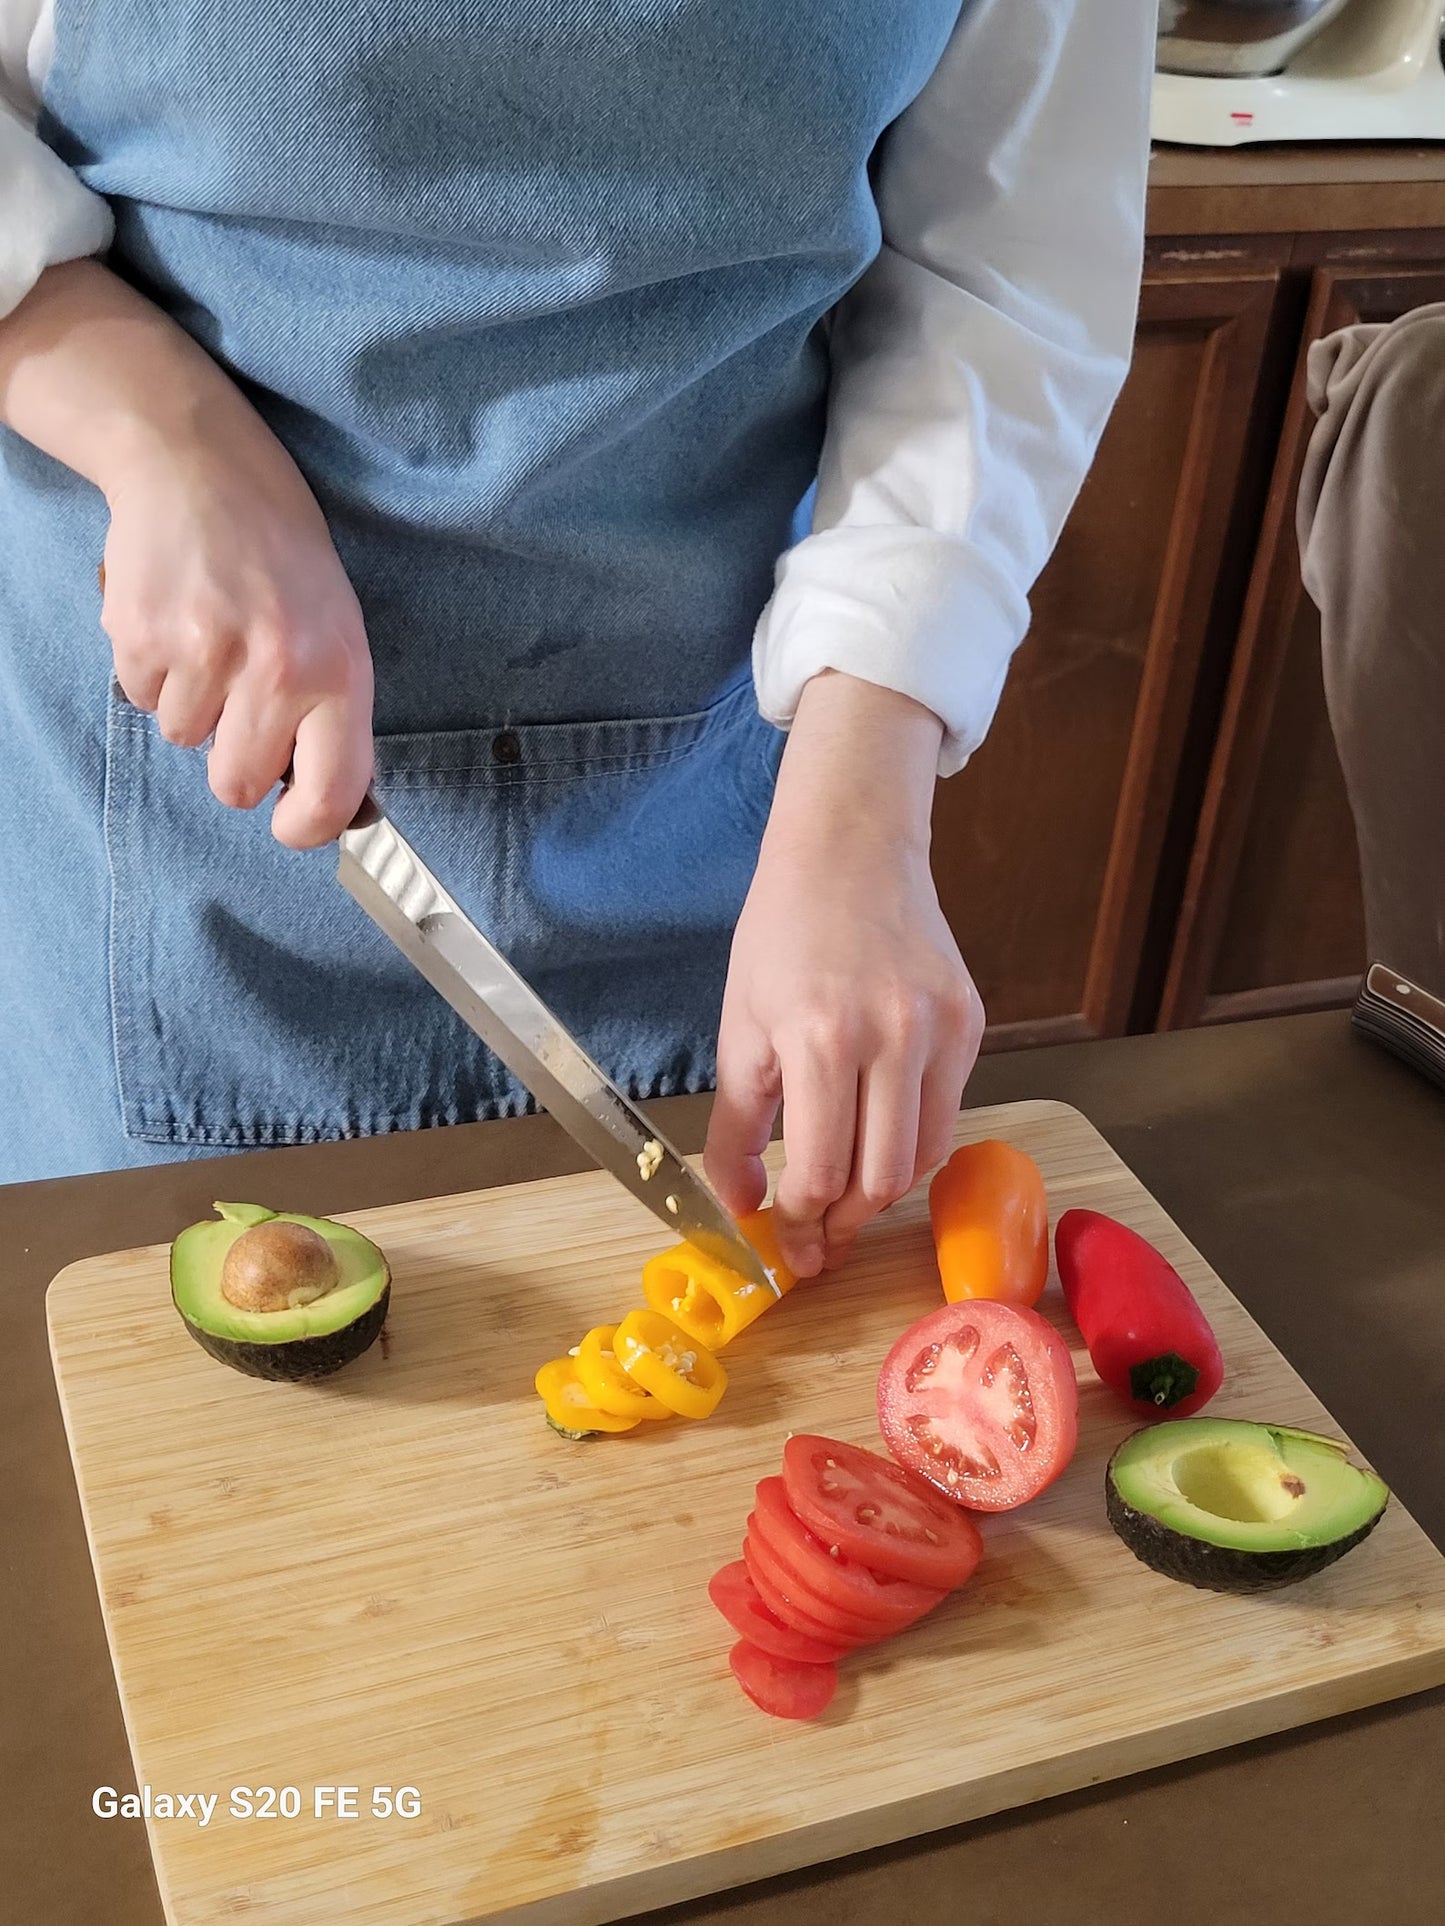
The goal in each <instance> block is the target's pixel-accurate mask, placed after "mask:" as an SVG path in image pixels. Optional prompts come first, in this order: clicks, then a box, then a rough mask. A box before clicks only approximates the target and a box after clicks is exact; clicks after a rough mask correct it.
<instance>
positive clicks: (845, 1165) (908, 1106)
mask: <svg viewBox="0 0 1445 1926" xmlns="http://www.w3.org/2000/svg"><path fill="white" fill-rule="evenodd" d="M940 736H941V724H940V723H939V722H938V720H937V718H936V717H934V716H933V715H932V714H931V713H930V712H929V711H927V710H925V709H923V708H922V707H921V706H920V705H919V704H917V703H914V702H911V701H909V700H908V699H907V698H906V697H902V696H897V695H894V694H892V693H891V692H889V691H886V690H881V689H876V688H873V687H872V686H871V685H869V684H867V683H863V682H859V681H856V680H855V679H854V678H852V677H849V676H843V675H835V674H832V673H829V674H827V675H824V676H820V677H817V678H815V679H814V680H813V681H811V682H810V683H809V684H808V685H807V687H806V688H805V690H804V692H803V699H802V702H801V704H800V706H799V710H798V715H797V718H796V720H795V722H794V725H793V731H792V735H791V737H790V740H789V743H788V747H787V750H786V752H785V754H784V758H783V767H782V771H781V774H780V777H779V782H778V792H777V795H776V797H775V799H774V804H773V810H772V814H771V817H770V819H769V823H768V829H767V834H766V836H765V837H764V840H763V847H762V851H761V854H760V856H759V859H758V867H757V871H756V874H755V875H754V878H753V883H752V887H751V889H750V890H749V892H748V898H747V902H746V904H745V905H744V908H743V912H742V916H741V917H740V919H739V921H738V927H737V933H736V935H735V937H734V940H733V948H732V960H731V964H730V967H729V972H728V983H727V991H726V995H725V997H724V1001H723V1013H722V1025H721V1030H720V1033H719V1038H718V1087H717V1098H716V1100H715V1102H714V1105H713V1112H712V1121H711V1126H710V1129H709V1132H708V1141H707V1151H706V1157H705V1163H706V1168H707V1172H708V1175H709V1177H710V1178H711V1180H712V1182H713V1184H714V1186H715V1187H716V1189H717V1191H718V1193H719V1195H720V1197H721V1198H722V1201H723V1202H724V1203H725V1204H726V1205H727V1206H728V1208H729V1209H731V1210H733V1211H734V1212H736V1213H742V1212H744V1211H748V1210H752V1209H755V1208H756V1207H757V1205H758V1204H759V1203H761V1201H762V1198H763V1195H764V1192H765V1190H766V1177H765V1174H764V1171H763V1166H762V1161H761V1153H762V1151H763V1149H764V1147H765V1145H766V1144H767V1142H768V1139H769V1137H770V1135H771V1132H772V1127H773V1123H774V1120H775V1119H776V1116H777V1111H778V1104H779V1100H780V1099H781V1100H782V1103H783V1145H784V1153H785V1156H786V1166H785V1168H784V1171H783V1174H782V1176H781V1177H780V1178H779V1180H778V1186H777V1192H776V1195H775V1198H774V1207H773V1221H774V1224H775V1226H776V1229H777V1233H778V1240H779V1245H780V1248H781V1250H782V1254H783V1257H784V1259H785V1261H786V1262H787V1263H788V1265H789V1266H790V1268H791V1269H793V1270H794V1271H795V1272H796V1273H797V1274H798V1275H799V1276H800V1277H811V1276H814V1275H815V1274H816V1273H817V1272H818V1271H819V1270H820V1269H821V1268H822V1267H823V1266H824V1265H832V1264H836V1263H838V1262H841V1261H842V1259H843V1258H844V1257H845V1256H846V1255H847V1252H848V1250H849V1248H850V1246H851V1244H852V1242H853V1239H854V1237H855V1236H856V1235H857V1232H858V1230H859V1229H860V1227H861V1226H862V1225H863V1224H865V1223H867V1222H868V1220H869V1219H870V1218H871V1217H874V1216H876V1214H877V1213H878V1212H879V1211H881V1210H882V1209H884V1208H885V1206H887V1205H888V1204H891V1203H893V1202H894V1201H895V1200H896V1199H897V1198H899V1197H901V1196H903V1195H904V1194H905V1192H907V1191H909V1190H911V1189H912V1187H913V1185H914V1184H915V1183H916V1182H917V1181H918V1179H919V1178H920V1177H921V1176H922V1175H923V1174H924V1173H925V1172H926V1171H927V1170H929V1169H930V1168H932V1166H933V1165H935V1164H937V1163H940V1162H941V1161H942V1160H943V1158H944V1157H945V1156H946V1155H947V1154H948V1151H949V1148H950V1145H951V1142H952V1131H953V1124H954V1120H955V1118H956V1116H957V1114H958V1108H959V1099H960V1097H961V1095H962V1092H963V1086H964V1084H965V1082H966V1081H967V1078H968V1074H969V1071H970V1070H971V1069H972V1067H973V1063H974V1059H975V1057H976V1056H977V1054H978V1046H979V1040H980V1037H981V1035H982V1032H983V1009H982V1005H981V1003H980V1001H979V997H978V993H977V991H976V990H975V988H974V986H973V982H972V979H971V978H970V977H969V974H968V971H967V969H966V968H965V967H964V963H963V959H962V957H961V956H960V955H959V952H958V946H957V944H956V943H955V942H954V940H953V936H952V933H951V931H950V930H949V927H948V924H947V922H946V921H945V920H944V916H943V912H942V911H941V910H940V908H939V906H938V896H937V892H936V891H935V889H934V886H933V879H932V876H931V874H930V872H929V866H928V819H929V807H930V803H931V799H932V793H933V780H934V772H935V769H936V767H937V757H938V746H939V741H940Z"/></svg>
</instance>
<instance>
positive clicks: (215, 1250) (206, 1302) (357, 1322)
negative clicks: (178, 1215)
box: [171, 1204, 391, 1381]
mask: <svg viewBox="0 0 1445 1926" xmlns="http://www.w3.org/2000/svg"><path fill="white" fill-rule="evenodd" d="M216 1208H217V1210H218V1211H220V1212H221V1213H222V1215H221V1216H220V1217H219V1218H214V1219H208V1220H207V1221H206V1222H205V1223H202V1224H192V1225H191V1226H190V1228H189V1229H188V1230H184V1231H182V1232H181V1234H180V1236H179V1237H178V1238H177V1239H176V1241H175V1243H174V1244H173V1245H172V1246H171V1295H172V1297H173V1298H174V1299H175V1305H176V1309H177V1310H178V1311H179V1312H180V1314H181V1316H182V1317H183V1318H184V1319H185V1322H186V1326H187V1328H188V1329H189V1331H190V1333H191V1335H192V1337H194V1338H195V1339H196V1341H197V1342H198V1343H199V1344H200V1345H201V1346H202V1348H203V1349H204V1350H206V1351H208V1352H209V1353H210V1355H211V1356H212V1357H214V1358H218V1359H219V1360H220V1361H221V1362H222V1363H223V1364H230V1365H233V1366H234V1367H235V1368H236V1369H237V1370H240V1371H245V1372H247V1373H248V1374H249V1375H250V1376H252V1377H264V1378H272V1379H287V1380H293V1381H294V1380H297V1379H304V1378H317V1377H325V1376H328V1375H329V1374H330V1373H331V1372H332V1371H336V1370H339V1369H340V1368H341V1366H342V1365H343V1364H349V1363H350V1362H351V1360H352V1359H353V1358H356V1357H359V1356H360V1355H361V1353H362V1352H363V1351H365V1350H366V1349H367V1348H368V1347H369V1346H370V1345H371V1344H372V1343H373V1342H374V1341H375V1339H376V1337H377V1335H378V1334H379V1332H380V1330H381V1327H382V1325H383V1323H384V1322H385V1320H386V1309H387V1304H388V1302H389V1301H390V1295H391V1291H390V1285H391V1276H390V1272H389V1271H388V1268H387V1263H386V1259H385V1257H384V1256H383V1255H382V1253H381V1252H380V1250H378V1248H377V1247H376V1245H375V1244H373V1243H371V1242H370V1241H369V1240H368V1239H367V1238H365V1237H363V1236H362V1235H361V1233H360V1232H359V1231H354V1230H352V1229H351V1228H350V1227H349V1226H348V1225H345V1224H337V1223H333V1222H332V1220H331V1219H330V1218H327V1217H306V1216H302V1215H300V1214H299V1213H295V1212H291V1211H268V1210H265V1209H264V1208H263V1207H262V1206H260V1205H259V1204H218V1205H217V1206H216ZM273 1218H279V1219H280V1220H281V1221H282V1222H284V1223H290V1224H302V1225H304V1226H305V1227H306V1228H307V1229H308V1230H312V1231H315V1232H316V1233H317V1235H318V1236H320V1237H324V1238H325V1239H326V1241H327V1243H328V1244H329V1245H330V1246H331V1249H332V1252H333V1253H334V1255H335V1257H336V1263H337V1268H338V1270H339V1271H340V1279H339V1281H338V1282H337V1283H336V1284H335V1285H334V1286H333V1287H332V1289H331V1290H329V1291H326V1292H325V1293H324V1294H323V1295H322V1296H320V1297H318V1298H313V1299H312V1301H311V1302H310V1303H309V1304H300V1305H296V1306H294V1307H292V1308H290V1309H288V1310H284V1311H243V1310H241V1309H240V1308H239V1307H238V1306H236V1305H234V1304H232V1303H231V1302H230V1301H229V1299H228V1298H226V1297H225V1295H224V1294H223V1292H222V1290H221V1269H222V1266H223V1264H224V1263H225V1259H226V1253H227V1252H228V1251H229V1250H230V1248H231V1246H232V1244H234V1243H235V1241H236V1239H237V1238H238V1237H240V1236H242V1235H243V1233H244V1232H246V1231H247V1230H250V1229H251V1228H253V1227H254V1226H255V1225H256V1224H260V1223H266V1222H269V1221H271V1220H272V1219H273Z"/></svg>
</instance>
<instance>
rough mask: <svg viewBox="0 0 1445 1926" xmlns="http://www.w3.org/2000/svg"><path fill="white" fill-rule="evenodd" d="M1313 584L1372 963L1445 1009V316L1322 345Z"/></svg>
mask: <svg viewBox="0 0 1445 1926" xmlns="http://www.w3.org/2000/svg"><path fill="white" fill-rule="evenodd" d="M1308 375H1309V400H1310V405H1311V407H1312V408H1313V409H1314V411H1315V413H1316V414H1317V415H1318V417H1319V419H1318V422H1317V424H1316V426H1315V429H1314V432H1313V434H1312V436H1311V439H1310V444H1309V449H1308V453H1307V456H1306V460H1305V467H1304V474H1303V478H1302V481H1301V486H1300V495H1299V505H1298V529H1299V543H1300V555H1301V560H1302V564H1303V572H1304V584H1305V587H1306V589H1307V590H1308V592H1309V594H1310V596H1311V597H1312V598H1313V600H1314V601H1315V603H1316V604H1317V606H1318V608H1319V611H1320V618H1321V635H1322V642H1323V649H1324V675H1325V693H1326V696H1327V698H1328V702H1329V712H1330V720H1331V723H1332V725H1333V728H1334V734H1335V741H1336V743H1337V745H1338V748H1339V755H1340V762H1341V764H1342V766H1343V768H1344V773H1345V782H1346V785H1347V787H1348V790H1349V797H1350V805H1351V808H1352V810H1353V812H1354V818H1355V827H1356V830H1357V833H1358V836H1359V845H1360V866H1361V872H1362V875H1363V879H1364V892H1365V922H1366V928H1367V932H1368V937H1369V948H1370V955H1371V957H1372V958H1373V959H1375V960H1377V961H1379V962H1381V963H1384V964H1386V965H1387V966H1388V969H1389V972H1390V973H1391V974H1392V975H1395V976H1398V977H1400V978H1402V979H1404V980H1405V982H1407V983H1412V984H1415V985H1417V986H1420V987H1422V988H1423V989H1425V990H1427V991H1429V992H1431V993H1432V994H1433V995H1434V996H1435V997H1437V998H1442V999H1445V529H1442V508H1445V305H1435V306H1429V307H1423V308H1417V309H1415V310H1413V311H1412V312H1411V313H1409V314H1406V315H1403V316H1401V317H1400V319H1399V320H1397V321H1393V322H1391V323H1389V324H1388V325H1377V324H1361V325H1359V326H1356V327H1351V328H1344V329H1341V330H1340V331H1339V332H1338V333H1336V334H1332V335H1330V336H1328V337H1327V338H1325V339H1324V340H1322V341H1318V342H1316V343H1315V344H1314V346H1313V347H1312V348H1311V350H1310V356H1309V367H1308Z"/></svg>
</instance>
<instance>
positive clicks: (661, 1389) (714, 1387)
mask: <svg viewBox="0 0 1445 1926" xmlns="http://www.w3.org/2000/svg"><path fill="white" fill-rule="evenodd" d="M612 1345H613V1350H614V1351H615V1352H616V1355H617V1362H618V1363H619V1364H620V1365H621V1366H622V1368H623V1370H624V1371H625V1372H626V1373H627V1375H628V1377H630V1378H631V1379H632V1381H633V1383H634V1384H640V1385H641V1386H642V1388H643V1390H644V1391H650V1392H651V1393H652V1395H653V1397H654V1398H656V1399H657V1401H658V1403H659V1404H665V1405H666V1406H667V1408H668V1410H669V1411H675V1412H676V1413H677V1415H678V1417H680V1418H706V1417H709V1416H711V1414H712V1413H713V1412H714V1411H715V1410H716V1409H717V1403H718V1399H719V1398H720V1397H721V1396H722V1394H723V1392H724V1391H726V1389H727V1383H728V1381H727V1374H726V1372H725V1371H724V1370H723V1368H722V1366H721V1365H720V1364H719V1363H718V1361H717V1359H716V1358H715V1357H714V1356H713V1354H712V1353H711V1351H709V1350H708V1349H707V1347H706V1346H705V1345H701V1344H699V1343H698V1342H697V1341H696V1339H694V1338H690V1337H689V1336H688V1334H687V1332H686V1331H684V1330H683V1328H682V1326H681V1325H680V1324H676V1323H674V1322H673V1320H672V1319H671V1318H670V1317H664V1316H663V1315H662V1313H661V1312H660V1311H629V1312H628V1313H627V1316H626V1317H625V1318H623V1320H622V1322H621V1323H620V1324H619V1325H618V1327H617V1334H616V1336H615V1337H614V1338H613V1341H612Z"/></svg>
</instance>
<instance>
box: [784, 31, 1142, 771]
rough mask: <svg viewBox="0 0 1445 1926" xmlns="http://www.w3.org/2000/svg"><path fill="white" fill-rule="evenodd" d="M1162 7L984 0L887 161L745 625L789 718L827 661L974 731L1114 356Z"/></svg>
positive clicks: (1085, 452)
mask: <svg viewBox="0 0 1445 1926" xmlns="http://www.w3.org/2000/svg"><path fill="white" fill-rule="evenodd" d="M1156 17H1157V0H973V3H972V4H968V3H967V0H966V3H965V6H964V10H963V13H962V16H961V18H960V21H959V24H958V26H957V28H956V30H955V32H954V34H953V36H952V38H951V39H950V41H949V44H948V46H947V49H946V50H945V53H944V56H943V58H942V60H941V61H940V63H939V66H938V68H937V70H936V72H935V73H934V75H933V77H932V79H931V80H930V81H929V83H928V85H927V87H926V88H925V89H924V91H923V93H922V94H920V95H919V97H918V99H917V100H916V101H915V102H914V103H913V104H912V106H910V107H909V108H908V110H907V112H906V113H905V114H904V115H903V116H902V117H901V118H900V119H899V120H898V121H897V122H896V123H895V125H894V126H893V127H892V128H891V129H890V130H889V132H888V134H887V136H886V137H885V141H884V144H883V147H882V149H881V152H880V155H879V157H878V164H877V170H876V194H877V200H878V206H879V212H880V215H881V219H882V229H883V245H882V248H881V251H880V253H879V255H878V257H877V259H876V261H875V262H874V263H873V265H872V266H871V267H870V268H869V269H868V271H867V272H866V273H865V274H864V275H863V277H862V278H861V279H860V281H859V282H858V283H857V285H856V286H855V287H854V288H853V289H852V290H851V291H850V292H849V294H848V295H847V296H846V297H845V299H844V300H843V301H842V303H841V304H840V305H839V307H838V308H837V309H836V310H835V313H834V316H833V319H832V328H831V343H830V346H831V355H832V381H831V388H830V396H829V405H828V424H827V433H826V437H825V441H824V447H823V455H822V461H821V467H820V472H819V478H818V489H817V495H816V503H815V508H814V515H813V524H812V531H811V533H810V534H808V535H807V536H806V537H805V538H804V539H803V540H802V541H800V542H799V543H798V544H797V545H796V546H795V547H793V548H792V549H790V550H789V551H788V552H787V553H786V554H785V555H784V556H783V557H782V558H781V560H780V562H779V564H778V571H777V579H776V584H775V588H774V593H773V596H772V598H771V600H770V601H769V603H768V606H767V608H766V609H765V610H764V612H763V616H762V618H761V620H760V622H759V625H758V630H757V635H756V638H755V642H754V651H753V667H754V675H755V678H756V682H757V689H758V700H759V706H760V707H761V709H762V712H763V714H764V715H765V716H767V717H768V718H769V719H770V720H772V721H774V722H776V723H778V724H780V725H782V726H784V727H786V726H787V724H788V723H789V722H790V721H791V720H792V717H793V715H794V713H795V711H796V708H797V703H798V699H799V696H800V694H801V692H802V688H803V685H804V684H805V683H806V682H807V680H808V679H809V677H810V676H813V675H816V674H818V673H819V672H820V671H822V670H824V669H838V670H843V671H845V672H847V673H850V674H852V675H856V676H859V677H861V678H862V679H864V680H865V681H869V682H874V683H877V684H880V685H882V686H883V687H886V688H891V689H896V690H898V691H900V692H901V693H903V694H905V695H909V696H912V697H913V698H914V699H915V700H917V701H919V702H921V703H923V704H925V705H926V706H927V707H928V708H930V709H932V710H933V711H934V712H935V713H936V714H937V715H938V716H940V717H941V718H942V720H943V723H944V728H945V738H944V744H943V749H942V753H941V757H940V764H939V773H940V774H941V775H949V774H952V773H953V772H954V771H955V770H957V769H959V768H961V767H962V765H963V764H964V763H965V762H966V761H967V759H968V757H969V756H970V755H971V754H972V752H973V751H974V750H975V749H976V748H977V747H978V745H979V743H980V742H981V741H982V740H983V738H984V735H985V734H986V732H987V730H988V727H989V724H990V722H991V721H992V719H993V714H994V710H995V708H996V707H997V704H998V699H999V696H1000V694H1001V692H1002V689H1003V684H1004V678H1005V675H1006V674H1007V670H1008V664H1009V659H1010V657H1011V656H1012V654H1013V651H1014V649H1015V648H1016V647H1017V646H1018V643H1019V642H1020V640H1021V639H1022V637H1023V635H1024V632H1025V630H1026V628H1027V626H1028V619H1029V617H1028V593H1029V590H1030V589H1031V587H1032V585H1033V582H1034V580H1035V578H1036V577H1037V575H1038V573H1039V571H1040V570H1041V569H1042V567H1043V565H1044V563H1045V562H1046V561H1047V559H1048V557H1049V554H1050V551H1051V550H1052V548H1053V545H1054V543H1055V541H1056V540H1057V539H1058V535H1059V531H1060V529H1061V528H1062V526H1063V523H1064V519H1065V517H1066V515H1067V514H1068V512H1069V509H1070V507H1071V506H1072V505H1073V502H1074V499H1075V497H1076V495H1077V494H1078V491H1079V488H1080V486H1081V484H1082V482H1083V479H1084V476H1085V474H1086V473H1087V471H1088V467H1089V464H1090V462H1091V461H1092V459H1093V456H1094V452H1095V449H1096V448H1097V446H1098V441H1099V436H1100V434H1101V433H1102V431H1103V427H1104V424H1105V421H1106V420H1107V418H1108V414H1109V410H1110V409H1111V407H1112V406H1113V404H1114V401H1115V399H1116V397H1117V395H1118V392H1119V389H1120V386H1121V385H1122V382H1123V379H1124V374H1125V372H1126V369H1127V367H1128V362H1129V356H1130V352H1131V345H1132V339H1133V331H1134V322H1135V316H1136V309H1137V303H1138V290H1139V273H1140V262H1141V257H1142V248H1143V228H1144V193H1145V182H1146V174H1147V166H1148V150H1149V142H1148V107H1149V86H1150V76H1151V73H1152V69H1153V56H1154V35H1155V25H1156Z"/></svg>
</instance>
